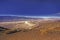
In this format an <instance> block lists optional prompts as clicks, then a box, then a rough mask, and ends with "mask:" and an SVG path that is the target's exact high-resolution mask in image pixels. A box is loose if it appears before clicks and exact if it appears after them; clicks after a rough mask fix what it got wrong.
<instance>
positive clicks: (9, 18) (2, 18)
mask: <svg viewBox="0 0 60 40" xmlns="http://www.w3.org/2000/svg"><path fill="white" fill-rule="evenodd" d="M25 19H37V18H30V17H18V16H0V22H4V21H19V20H25ZM41 19H42V18H41Z"/></svg>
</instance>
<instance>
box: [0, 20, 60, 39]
mask: <svg viewBox="0 0 60 40" xmlns="http://www.w3.org/2000/svg"><path fill="white" fill-rule="evenodd" d="M0 40H60V21H54V22H43V23H40V22H39V27H37V28H34V29H32V30H30V31H27V32H17V33H14V34H5V33H4V32H2V33H1V32H0Z"/></svg>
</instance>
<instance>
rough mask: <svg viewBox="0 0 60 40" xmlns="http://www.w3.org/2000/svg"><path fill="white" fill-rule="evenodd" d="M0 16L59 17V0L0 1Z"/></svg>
mask: <svg viewBox="0 0 60 40" xmlns="http://www.w3.org/2000/svg"><path fill="white" fill-rule="evenodd" d="M0 15H29V16H30V15H31V16H50V15H52V16H53V15H54V16H60V0H0Z"/></svg>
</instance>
